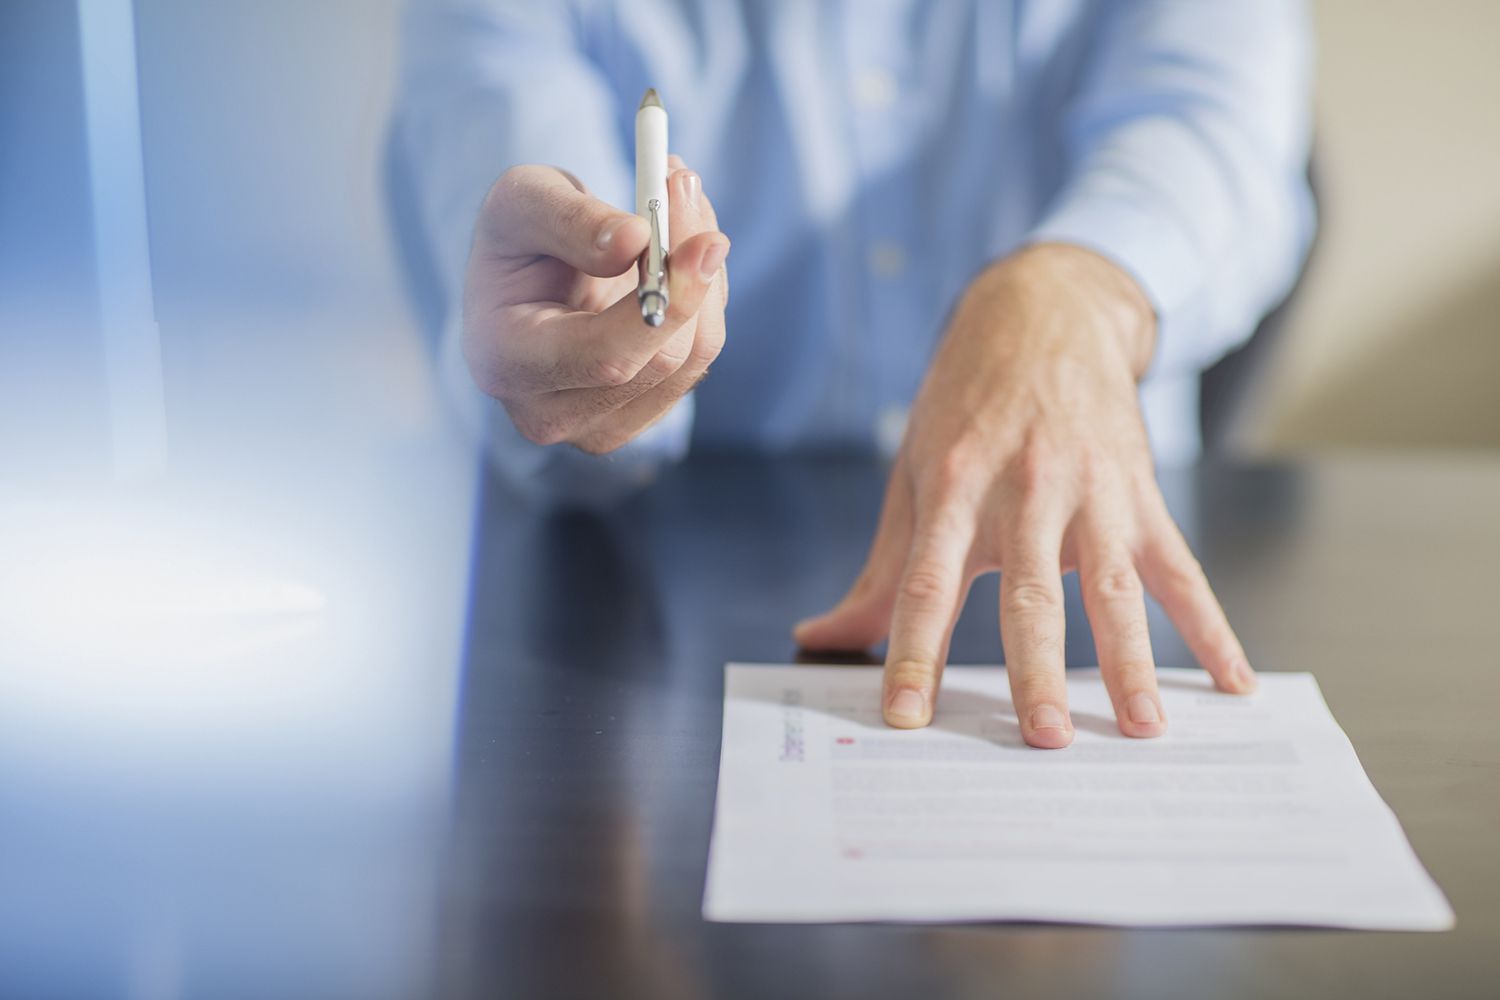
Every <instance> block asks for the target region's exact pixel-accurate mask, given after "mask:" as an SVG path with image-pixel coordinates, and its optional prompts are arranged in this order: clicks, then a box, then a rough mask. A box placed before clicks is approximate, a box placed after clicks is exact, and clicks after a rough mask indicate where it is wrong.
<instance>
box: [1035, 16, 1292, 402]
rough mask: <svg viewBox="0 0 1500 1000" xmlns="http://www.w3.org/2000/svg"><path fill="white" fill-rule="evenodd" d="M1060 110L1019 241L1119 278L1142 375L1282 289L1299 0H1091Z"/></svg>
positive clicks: (1213, 343) (1185, 366)
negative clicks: (1053, 164)
mask: <svg viewBox="0 0 1500 1000" xmlns="http://www.w3.org/2000/svg"><path fill="white" fill-rule="evenodd" d="M1097 17H1098V19H1099V20H1098V27H1097V31H1096V34H1095V36H1094V37H1093V39H1092V48H1091V50H1090V52H1089V55H1088V57H1087V62H1088V64H1087V66H1086V68H1085V70H1084V73H1083V76H1082V78H1081V83H1080V85H1079V89H1078V91H1077V92H1076V94H1075V95H1074V97H1073V99H1072V101H1071V102H1070V104H1069V106H1068V108H1067V110H1066V112H1065V115H1064V120H1063V124H1062V127H1063V130H1064V135H1063V138H1064V143H1065V148H1066V154H1067V162H1068V168H1067V178H1066V180H1065V182H1064V184H1063V186H1062V188H1061V191H1060V193H1059V195H1058V197H1057V198H1056V199H1055V200H1054V202H1053V204H1052V205H1051V206H1050V207H1049V209H1048V210H1047V212H1046V213H1045V214H1044V217H1043V219H1042V221H1041V222H1040V224H1039V225H1038V226H1037V227H1036V228H1035V229H1034V230H1033V232H1032V233H1031V234H1030V238H1029V241H1030V242H1043V241H1056V242H1065V243H1073V244H1077V245H1080V246H1084V247H1087V248H1089V249H1091V250H1094V251H1096V252H1098V253H1100V254H1102V255H1104V256H1105V257H1107V258H1109V259H1111V260H1113V261H1114V262H1115V263H1116V264H1118V265H1119V266H1120V267H1121V268H1123V269H1124V270H1125V271H1126V272H1127V273H1129V274H1131V275H1132V276H1133V277H1134V278H1135V280H1136V281H1137V283H1138V284H1139V285H1140V286H1141V288H1142V290H1143V291H1144V292H1145V294H1146V296H1147V297H1148V298H1149V300H1150V301H1151V304H1152V306H1153V307H1154V308H1155V310H1156V316H1157V341H1156V343H1157V346H1156V355H1155V357H1154V359H1153V361H1152V370H1151V372H1149V373H1148V377H1149V376H1150V375H1152V374H1179V375H1180V374H1183V373H1185V372H1190V371H1195V370H1200V369H1202V368H1205V367H1207V366H1208V365H1210V364H1212V363H1213V361H1215V360H1216V359H1217V358H1219V357H1220V356H1221V355H1223V354H1224V353H1226V352H1227V351H1229V350H1231V349H1233V348H1234V347H1235V346H1237V345H1238V344H1239V343H1240V342H1241V341H1243V340H1244V338H1246V337H1247V336H1248V335H1249V334H1250V332H1251V331H1252V330H1253V329H1254V327H1255V324H1256V323H1257V322H1258V321H1259V319H1260V318H1261V316H1263V315H1264V314H1265V313H1266V312H1268V311H1269V310H1270V309H1271V308H1272V307H1273V306H1275V305H1276V303H1277V302H1279V301H1280V300H1281V299H1282V298H1283V297H1285V295H1286V293H1287V292H1288V291H1289V290H1290V288H1291V286H1292V284H1293V283H1294V282H1295V280H1296V277H1297V275H1298V273H1299V271H1300V269H1301V266H1302V261H1303V259H1304V258H1305V256H1306V253H1307V248H1308V246H1309V244H1310V243H1311V241H1312V234H1313V228H1314V211H1313V200H1312V195H1311V192H1310V190H1309V188H1308V183H1307V159H1308V154H1309V147H1310V143H1311V132H1312V113H1311V64H1312V32H1311V27H1310V25H1309V23H1308V18H1307V12H1306V10H1305V9H1304V6H1303V4H1301V3H1299V2H1296V0H1215V2H1213V3H1203V2H1199V0H1111V2H1109V3H1100V4H1098V9H1097Z"/></svg>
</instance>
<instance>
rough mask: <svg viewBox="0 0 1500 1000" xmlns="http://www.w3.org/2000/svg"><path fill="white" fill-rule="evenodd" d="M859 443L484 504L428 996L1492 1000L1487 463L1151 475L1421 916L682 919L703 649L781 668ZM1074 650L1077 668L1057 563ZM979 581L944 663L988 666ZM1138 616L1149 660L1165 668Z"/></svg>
mask: <svg viewBox="0 0 1500 1000" xmlns="http://www.w3.org/2000/svg"><path fill="white" fill-rule="evenodd" d="M882 480H883V473H882V472H881V470H880V469H879V468H878V467H876V466H874V465H873V464H869V463H863V462H858V461H852V460H825V461H814V460H804V461H796V462H772V461H763V460H745V459H739V460H735V459H717V460H701V461H696V462H694V463H693V464H691V465H689V466H688V467H686V468H684V469H681V470H677V471H675V472H673V473H671V474H670V475H668V476H667V477H666V478H665V479H664V480H663V481H662V482H660V483H658V484H657V485H656V486H655V487H653V488H652V489H651V490H650V491H648V492H647V493H645V494H643V495H641V496H640V497H638V498H636V499H635V500H633V501H632V502H630V503H629V504H628V505H626V506H625V507H623V508H622V509H619V510H617V511H614V512H612V513H610V514H609V515H607V516H596V515H590V514H583V513H553V514H538V513H534V512H527V511H525V510H523V509H522V508H520V507H518V506H516V505H515V504H514V503H512V502H510V501H508V500H507V499H506V498H505V497H503V496H502V495H500V494H499V493H498V492H497V491H495V490H489V491H487V495H486V498H485V500H484V501H483V504H482V507H483V513H482V520H481V529H480V534H479V539H478V543H477V544H478V548H477V558H476V564H475V582H474V587H473V591H472V606H471V611H470V625H469V634H468V655H467V659H466V668H465V677H464V681H463V697H462V701H461V708H460V727H459V736H458V740H459V746H458V760H457V765H456V766H457V790H456V806H455V809H456V814H455V819H454V826H453V831H452V835H451V839H450V842H449V850H448V855H447V857H446V859H445V862H444V876H443V879H442V889H441V892H442V897H443V902H442V905H441V907H440V916H439V921H438V928H437V929H438V941H439V946H438V947H439V952H438V955H437V972H438V976H439V983H440V989H439V992H440V993H441V994H442V995H451V996H496V997H516V998H520V997H551V996H570V997H571V996H576V997H642V998H646V997H650V998H670V997H696V996H732V997H794V996H810V997H811V996H818V997H833V996H847V997H861V998H875V997H902V998H915V997H935V996H960V997H980V996H1026V997H1035V996H1129V997H1169V996H1183V997H1205V996H1247V997H1249V996H1298V997H1305V996H1360V997H1385V996H1390V997H1403V998H1409V997H1435V996H1475V997H1480V996H1484V997H1495V996H1500V862H1497V860H1496V847H1497V845H1500V671H1497V668H1500V460H1497V459H1475V458H1452V459H1430V460H1428V459H1423V460H1412V459H1385V460H1381V459H1358V460H1343V461H1337V462H1329V463H1310V464H1305V465H1288V466H1283V467H1275V468H1221V469H1205V470H1201V471H1199V472H1196V473H1193V474H1191V475H1181V476H1175V477H1174V476H1169V477H1166V479H1165V482H1164V486H1165V488H1166V489H1167V492H1168V497H1169V500H1170V502H1171V503H1172V505H1173V509H1174V511H1176V513H1177V514H1178V517H1179V518H1180V520H1181V522H1182V523H1183V525H1184V528H1185V530H1186V531H1187V532H1188V534H1189V537H1190V538H1191V539H1192V540H1193V542H1194V544H1195V547H1196V548H1197V550H1198V552H1199V554H1200V556H1201V558H1202V559H1203V561H1204V562H1205V564H1206V565H1207V567H1208V569H1209V572H1210V575H1211V577H1212V578H1213V579H1214V581H1215V582H1216V585H1217V587H1218V589H1219V592H1220V595H1221V597H1222V598H1223V600H1224V603H1225V605H1226V606H1227V608H1228V610H1229V613H1230V617H1231V619H1232V620H1233V621H1234V622H1235V623H1236V625H1237V626H1238V628H1239V631H1240V635H1241V637H1242V638H1243V639H1244V641H1245V644H1246V646H1247V648H1248V650H1249V652H1250V655H1251V659H1252V661H1253V662H1255V663H1256V664H1258V665H1259V667H1260V669H1262V670H1310V671H1313V672H1314V673H1316V674H1317V676H1318V678H1319V681H1320V683H1321V684H1322V686H1323V689H1324V691H1325V693H1326V695H1327V697H1328V700H1329V702H1330V703H1331V705H1332V707H1333V711H1334V713H1335V715H1336V716H1337V717H1338V719H1339V721H1340V722H1341V723H1342V724H1343V725H1344V727H1345V729H1346V730H1347V731H1348V733H1349V735H1350V737H1351V738H1352V739H1353V741H1354V745H1355V747H1356V748H1357V749H1358V751H1359V753H1360V756H1361V759H1362V760H1363V761H1364V763H1365V766H1366V768H1367V769H1368V771H1369V773H1370V776H1371V778H1372V779H1373V780H1374V782H1375V784H1376V786H1377V787H1378V788H1379V789H1380V791H1381V793H1382V794H1383V795H1384V796H1385V798H1386V800H1387V801H1388V802H1389V803H1390V804H1391V806H1392V807H1393V808H1394V809H1395V811H1396V813H1397V815H1398V816H1399V817H1400V818H1401V820H1402V822H1403V824H1404V825H1405V828H1406V830H1407V832H1408V834H1409V835H1410V837H1411V840H1412V842H1413V843H1414V844H1415V846H1416V849H1417V851H1418V853H1419V854H1420V855H1421V857H1422V859H1423V861H1425V862H1426V864H1427V865H1428V867H1429V869H1430V870H1431V871H1432V873H1433V875H1434V876H1435V877H1436V878H1437V880H1438V882H1439V883H1440V884H1441V885H1442V887H1443V888H1444V890H1445V891H1446V892H1447V893H1448V894H1449V897H1450V899H1451V900H1452V903H1453V906H1454V908H1455V910H1456V911H1457V917H1458V927H1457V929H1456V930H1454V931H1452V932H1449V933H1444V934H1426V935H1423V934H1404V935H1402V934H1376V933H1350V932H1332V931H1307V930H1256V931H1234V930H1202V931H1121V930H1112V929H1104V928H1088V927H1059V926H1041V925H978V926H974V925H971V926H937V927H931V926H883V925H839V926H812V927H806V926H795V927H793V926H787V927H779V926H750V925H725V924H710V923H705V922H704V921H703V920H702V919H701V917H700V916H699V905H700V901H701V897H702V889H703V877H704V868H705V861H706V857H707V850H708V839H709V827H710V821H711V818H712V810H713V793H714V785H715V780H716V774H717V766H718V765H717V759H718V744H719V728H720V712H721V697H722V683H723V682H722V666H723V664H724V662H725V661H726V660H733V659H740V660H766V661H773V662H774V661H786V660H789V659H790V658H792V657H793V656H794V653H795V651H794V649H793V646H792V643H791V641H790V638H789V636H788V629H789V627H790V624H791V623H792V622H793V621H794V620H795V619H797V618H798V617H800V616H802V615H804V614H807V613H809V612H813V611H816V610H820V609H822V608H823V607H825V606H826V605H827V604H828V603H829V602H831V601H832V600H834V599H835V598H836V597H837V596H838V595H839V594H840V593H841V591H842V589H843V587H844V586H845V585H846V584H847V583H848V581H849V580H850V579H851V578H852V576H853V574H854V572H855V571H856V569H857V568H858V566H859V564H860V561H861V559H862V557H863V554H864V550H865V546H866V544H867V542H868V539H869V535H870V532H871V529H872V527H873V525H874V523H875V517H876V512H877V503H878V499H879V497H880V493H881V490H880V487H881V484H882ZM1068 601H1069V629H1070V631H1069V634H1068V645H1067V656H1068V662H1069V664H1070V665H1082V664H1087V663H1092V662H1093V661H1094V656H1093V650H1092V639H1091V637H1090V635H1089V633H1088V629H1087V623H1086V621H1085V620H1084V618H1083V615H1082V613H1081V605H1080V602H1079V600H1078V594H1077V589H1076V584H1074V583H1072V582H1071V581H1070V589H1069V591H1068ZM996 604H997V586H996V582H995V580H994V579H993V578H991V579H988V580H985V581H981V582H980V584H979V585H978V586H976V588H975V591H974V593H973V594H972V595H971V598H970V601H969V604H968V607H967V609H966V611H965V613H964V615H963V618H962V619H961V621H960V622H959V625H958V628H957V633H956V636H955V639H954V642H953V654H952V655H953V660H954V661H955V662H996V661H998V660H999V659H1000V655H1001V653H1000V644H999V641H998V635H997V631H996V626H995V610H994V609H995V607H996ZM1152 610H1153V622H1152V625H1153V635H1154V638H1155V644H1156V650H1157V658H1158V661H1159V662H1161V663H1163V664H1181V665H1190V664H1191V662H1192V661H1191V659H1190V658H1189V656H1188V654H1187V652H1186V650H1185V649H1184V647H1183V646H1182V644H1181V643H1180V641H1179V640H1178V638H1177V637H1176V635H1175V634H1174V633H1172V631H1171V630H1170V628H1169V627H1168V626H1167V625H1166V623H1165V620H1164V619H1163V618H1162V617H1161V616H1160V614H1158V613H1156V609H1154V608H1153V609H1152Z"/></svg>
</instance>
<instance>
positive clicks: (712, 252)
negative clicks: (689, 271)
mask: <svg viewBox="0 0 1500 1000" xmlns="http://www.w3.org/2000/svg"><path fill="white" fill-rule="evenodd" d="M728 256H729V241H728V240H717V241H716V242H714V243H713V245H711V246H710V247H709V248H708V249H707V250H705V251H703V263H701V264H699V265H698V273H699V275H701V276H702V278H703V280H704V281H711V280H713V276H714V275H715V274H718V273H719V268H721V267H723V266H724V258H725V257H728Z"/></svg>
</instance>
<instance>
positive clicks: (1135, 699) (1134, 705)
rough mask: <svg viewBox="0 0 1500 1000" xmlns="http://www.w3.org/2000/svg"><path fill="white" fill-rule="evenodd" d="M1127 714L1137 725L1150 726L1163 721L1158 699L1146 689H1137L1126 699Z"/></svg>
mask: <svg viewBox="0 0 1500 1000" xmlns="http://www.w3.org/2000/svg"><path fill="white" fill-rule="evenodd" d="M1125 714H1127V715H1129V716H1130V721H1131V722H1134V723H1135V724H1136V725H1140V726H1149V725H1153V724H1154V723H1157V722H1160V721H1161V710H1160V709H1158V708H1157V707H1156V700H1155V699H1154V698H1152V697H1151V696H1150V695H1149V694H1147V693H1146V692H1144V691H1137V692H1136V693H1135V694H1133V695H1131V696H1130V697H1129V698H1127V699H1126V700H1125Z"/></svg>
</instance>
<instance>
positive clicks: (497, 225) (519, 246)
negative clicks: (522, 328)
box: [476, 164, 650, 278]
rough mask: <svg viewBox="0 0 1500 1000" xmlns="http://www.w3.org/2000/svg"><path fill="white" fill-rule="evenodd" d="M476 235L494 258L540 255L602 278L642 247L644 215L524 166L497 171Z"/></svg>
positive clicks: (572, 180)
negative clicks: (641, 215) (482, 240)
mask: <svg viewBox="0 0 1500 1000" xmlns="http://www.w3.org/2000/svg"><path fill="white" fill-rule="evenodd" d="M477 235H478V236H479V237H482V238H483V239H484V240H485V241H486V246H485V247H482V248H481V247H479V246H478V241H476V249H487V250H488V251H489V252H490V253H492V254H494V255H496V256H499V257H507V258H514V257H535V256H537V255H543V256H547V257H555V258H557V259H558V260H560V261H562V262H564V263H565V264H568V265H569V266H571V267H575V268H577V269H578V270H580V271H584V272H586V273H588V274H592V275H595V276H598V277H601V278H611V277H614V276H615V275H618V274H623V273H624V272H625V271H626V270H627V269H629V268H630V267H631V265H633V264H634V263H635V261H636V258H637V257H639V256H640V255H641V251H643V250H644V249H646V242H647V240H648V239H650V230H649V227H648V225H647V223H646V220H645V219H642V218H641V217H640V216H638V215H635V214H633V213H631V212H622V211H620V210H619V209H618V208H615V207H614V206H613V205H610V204H608V203H607V202H603V201H600V200H599V199H598V198H595V197H594V196H593V195H591V194H589V193H588V192H587V190H585V189H584V186H583V184H582V182H580V181H579V180H578V179H577V178H576V177H574V176H572V175H571V174H568V173H565V172H564V171H562V170H559V169H557V168H556V167H543V166H535V165H530V164H528V165H525V166H519V167H512V168H511V169H509V170H507V171H506V172H505V173H504V174H502V175H501V177H500V179H499V180H497V181H496V182H495V184H494V186H493V187H491V188H490V191H489V194H487V195H486V196H485V199H484V206H483V208H482V209H481V210H480V213H479V225H478V227H477Z"/></svg>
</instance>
